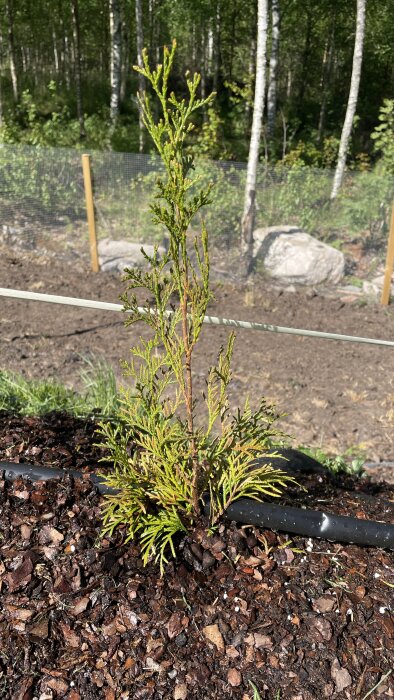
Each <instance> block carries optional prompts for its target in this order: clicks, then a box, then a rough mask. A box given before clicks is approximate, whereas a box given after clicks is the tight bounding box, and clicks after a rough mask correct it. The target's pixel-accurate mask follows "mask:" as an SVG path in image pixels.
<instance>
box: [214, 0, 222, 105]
mask: <svg viewBox="0 0 394 700" xmlns="http://www.w3.org/2000/svg"><path fill="white" fill-rule="evenodd" d="M220 10H221V8H220V0H217V2H216V17H215V29H214V36H215V41H214V46H213V52H212V89H213V91H214V92H217V91H218V84H219V71H220V24H221V12H220Z"/></svg>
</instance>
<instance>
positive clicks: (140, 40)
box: [135, 0, 145, 153]
mask: <svg viewBox="0 0 394 700" xmlns="http://www.w3.org/2000/svg"><path fill="white" fill-rule="evenodd" d="M135 21H136V33H137V66H138V68H140V69H141V70H142V69H143V60H142V49H143V47H144V28H143V24H142V5H141V0H135ZM144 91H145V78H144V76H143V74H142V73H138V92H139V93H140V95H141V96H142V94H143V93H144ZM138 114H139V120H138V126H139V152H140V153H142V152H143V150H144V145H145V133H144V121H143V115H142V110H141V107H139V113H138Z"/></svg>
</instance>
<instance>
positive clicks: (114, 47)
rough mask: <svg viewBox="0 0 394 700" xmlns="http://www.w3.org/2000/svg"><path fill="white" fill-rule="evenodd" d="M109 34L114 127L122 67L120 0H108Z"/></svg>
mask: <svg viewBox="0 0 394 700" xmlns="http://www.w3.org/2000/svg"><path fill="white" fill-rule="evenodd" d="M109 33H110V42H111V67H110V75H111V103H110V118H111V123H112V127H114V126H115V125H116V122H117V121H118V117H119V103H120V73H121V66H122V56H121V53H122V23H121V15H120V0H109Z"/></svg>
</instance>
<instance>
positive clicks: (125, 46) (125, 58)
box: [120, 7, 130, 102]
mask: <svg viewBox="0 0 394 700" xmlns="http://www.w3.org/2000/svg"><path fill="white" fill-rule="evenodd" d="M123 10H125V8H124V7H123ZM121 53H122V56H121V58H122V68H121V71H120V101H121V102H122V101H123V100H124V99H125V97H126V90H127V79H128V77H129V69H130V31H129V22H128V19H127V15H126V12H125V11H124V12H123V17H122V52H121Z"/></svg>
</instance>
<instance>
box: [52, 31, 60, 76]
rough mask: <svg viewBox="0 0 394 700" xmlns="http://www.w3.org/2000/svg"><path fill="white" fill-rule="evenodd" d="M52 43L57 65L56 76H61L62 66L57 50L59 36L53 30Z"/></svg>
mask: <svg viewBox="0 0 394 700" xmlns="http://www.w3.org/2000/svg"><path fill="white" fill-rule="evenodd" d="M52 42H53V59H54V63H55V75H56V77H57V76H58V75H59V70H60V64H59V52H58V50H57V36H56V32H55V30H54V29H52Z"/></svg>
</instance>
